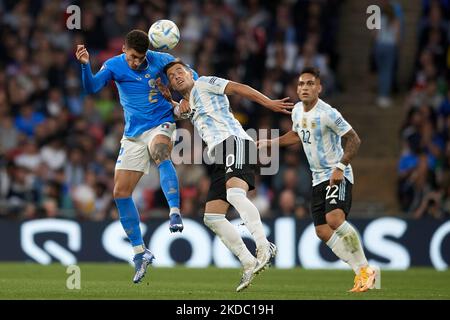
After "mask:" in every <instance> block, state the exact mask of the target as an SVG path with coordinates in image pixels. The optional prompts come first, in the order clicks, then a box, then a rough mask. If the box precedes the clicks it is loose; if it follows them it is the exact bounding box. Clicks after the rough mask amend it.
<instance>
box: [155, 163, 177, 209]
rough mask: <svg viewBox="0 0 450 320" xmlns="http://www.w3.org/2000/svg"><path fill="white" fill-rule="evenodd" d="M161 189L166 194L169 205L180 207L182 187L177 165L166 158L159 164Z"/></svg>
mask: <svg viewBox="0 0 450 320" xmlns="http://www.w3.org/2000/svg"><path fill="white" fill-rule="evenodd" d="M158 169H159V180H160V184H161V189H162V190H163V192H164V195H165V196H166V199H167V202H168V203H169V207H170V208H171V209H172V208H177V209H178V208H180V188H179V187H178V177H177V172H176V171H175V167H174V166H173V164H172V161H170V160H164V161H163V162H161V163H160V164H159V166H158Z"/></svg>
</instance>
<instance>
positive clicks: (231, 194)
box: [227, 188, 247, 206]
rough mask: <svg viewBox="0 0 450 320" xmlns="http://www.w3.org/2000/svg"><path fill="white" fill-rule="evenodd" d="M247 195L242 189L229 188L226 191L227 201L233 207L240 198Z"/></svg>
mask: <svg viewBox="0 0 450 320" xmlns="http://www.w3.org/2000/svg"><path fill="white" fill-rule="evenodd" d="M246 196H247V193H246V192H245V190H244V189H241V188H229V189H227V201H228V202H229V203H231V204H232V205H233V206H234V204H236V203H237V202H238V200H239V199H240V198H242V197H246Z"/></svg>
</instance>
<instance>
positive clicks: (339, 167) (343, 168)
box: [336, 162, 347, 171]
mask: <svg viewBox="0 0 450 320" xmlns="http://www.w3.org/2000/svg"><path fill="white" fill-rule="evenodd" d="M336 168H338V169H339V170H341V171H344V170H345V168H347V166H346V165H345V164H343V163H342V162H338V163H337V164H336Z"/></svg>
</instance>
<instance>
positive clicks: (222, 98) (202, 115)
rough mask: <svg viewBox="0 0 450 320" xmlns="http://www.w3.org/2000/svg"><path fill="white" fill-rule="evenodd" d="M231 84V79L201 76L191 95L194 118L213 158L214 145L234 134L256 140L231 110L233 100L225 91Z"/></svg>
mask: <svg viewBox="0 0 450 320" xmlns="http://www.w3.org/2000/svg"><path fill="white" fill-rule="evenodd" d="M227 84H228V80H225V79H222V78H218V77H205V76H203V77H200V78H198V80H196V81H195V84H194V87H193V88H192V90H191V95H190V97H189V105H190V107H191V110H192V115H191V121H192V123H193V125H194V126H195V128H196V129H197V131H198V132H199V134H200V137H201V138H202V139H203V141H205V142H206V144H207V146H208V156H209V157H210V158H211V159H213V151H214V148H215V147H216V146H217V145H218V144H219V143H221V142H222V141H224V140H225V139H227V138H228V137H230V136H236V137H239V138H242V139H246V140H252V141H253V139H252V138H251V137H250V136H249V135H248V134H247V133H246V132H245V131H244V129H243V128H242V126H241V124H240V123H239V121H237V120H236V118H235V117H234V116H233V113H231V110H230V102H229V101H228V98H227V96H226V95H225V93H224V91H225V87H226V86H227Z"/></svg>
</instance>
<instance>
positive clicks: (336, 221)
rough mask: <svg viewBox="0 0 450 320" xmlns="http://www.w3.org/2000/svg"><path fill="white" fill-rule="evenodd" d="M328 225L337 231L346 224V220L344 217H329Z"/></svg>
mask: <svg viewBox="0 0 450 320" xmlns="http://www.w3.org/2000/svg"><path fill="white" fill-rule="evenodd" d="M326 219H327V224H328V225H329V226H330V228H331V229H333V230H336V229H337V228H339V226H340V225H341V224H342V223H344V221H345V218H344V217H340V216H338V217H335V216H327V217H326Z"/></svg>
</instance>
